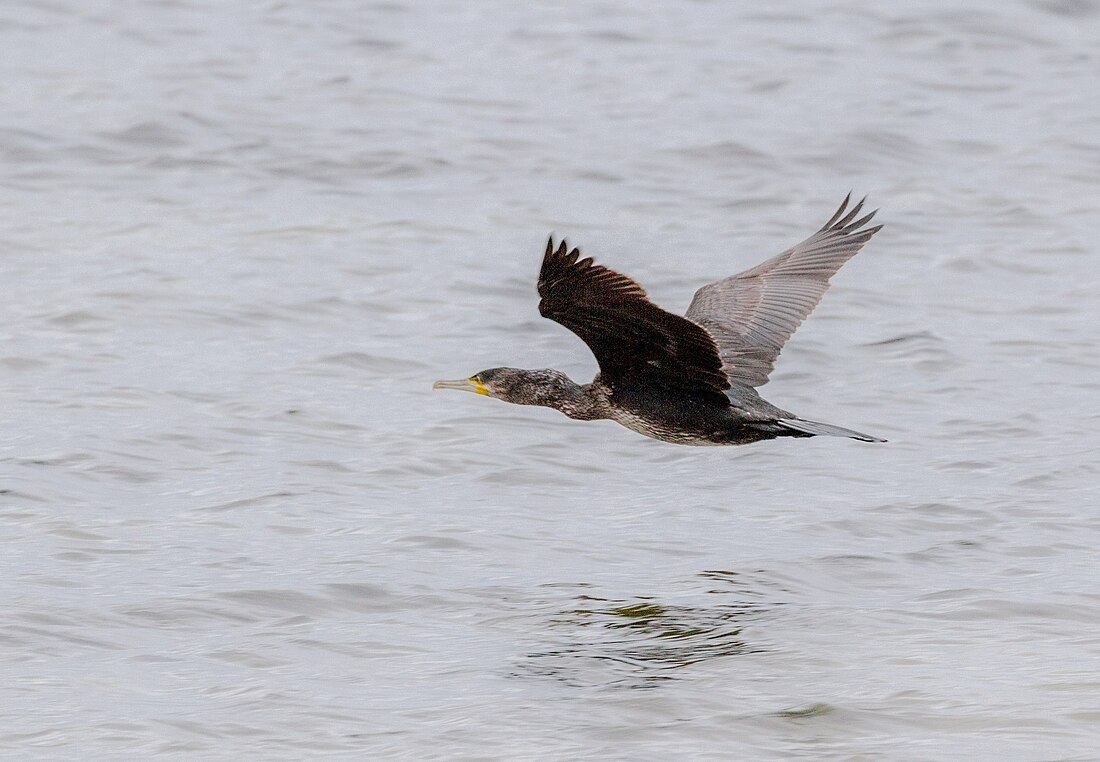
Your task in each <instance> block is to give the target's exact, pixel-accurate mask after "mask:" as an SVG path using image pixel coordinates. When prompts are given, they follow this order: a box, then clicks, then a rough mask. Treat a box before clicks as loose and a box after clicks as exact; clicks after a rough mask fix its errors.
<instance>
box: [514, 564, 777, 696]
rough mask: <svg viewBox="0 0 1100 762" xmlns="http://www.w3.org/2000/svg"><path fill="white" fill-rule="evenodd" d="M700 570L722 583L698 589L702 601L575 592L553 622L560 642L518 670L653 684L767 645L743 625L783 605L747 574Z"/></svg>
mask: <svg viewBox="0 0 1100 762" xmlns="http://www.w3.org/2000/svg"><path fill="white" fill-rule="evenodd" d="M698 577H700V578H703V579H708V580H713V581H718V582H721V583H722V585H721V586H718V587H711V588H708V589H705V590H702V591H695V592H693V594H692V597H693V598H694V599H699V600H700V603H697V604H695V603H692V604H685V603H680V602H672V601H670V600H667V598H669V597H671V596H665V597H664V598H665V599H662V596H655V595H636V596H633V597H630V598H626V599H615V598H604V597H598V596H594V595H578V596H576V597H575V598H574V601H575V602H576V605H575V606H574V607H573V608H570V609H567V610H565V611H562V612H561V614H560V615H558V616H556V617H554V618H553V619H552V620H551V622H550V624H551V627H552V632H562V633H565V634H564V637H563V639H562V641H561V642H560V644H559V645H557V647H554V648H551V649H548V650H544V651H536V652H533V653H530V654H528V655H527V661H526V663H525V664H524V666H523V669H522V670H521V672H520V674H521V675H522V674H527V675H539V676H544V677H553V678H556V679H558V680H561V681H562V682H564V683H566V684H568V685H573V686H584V687H617V688H651V687H655V686H657V685H659V684H661V683H662V682H665V681H668V680H673V679H675V678H677V677H680V676H686V673H685V672H682V670H685V668H688V667H692V666H695V665H698V664H701V663H703V662H707V661H710V660H712V659H717V658H720V657H725V656H740V655H744V654H750V653H760V652H762V651H764V650H766V649H765V647H764V645H763V644H762V643H760V642H757V641H754V640H752V639H750V638H747V637H745V636H744V634H743V633H744V629H745V627H746V626H747V625H748V624H749V623H755V622H759V621H760V620H761V619H762V618H763V617H764V616H765V615H766V614H767V612H769V611H771V610H773V609H774V608H776V607H777V606H780V605H783V604H782V603H781V602H777V601H768V600H766V597H765V596H766V591H761V590H760V589H759V587H760V585H755V586H754V585H753V584H751V583H749V582H746V581H743V580H742V578H741V575H739V574H738V573H737V572H733V571H705V572H701V573H700V574H699V575H698ZM692 584H693V586H694V585H696V584H697V583H695V582H693V583H692ZM716 595H721V596H723V598H722V599H721V600H718V599H715V598H713V597H712V596H716ZM730 595H733V596H734V598H735V600H730V599H729V597H728V596H730Z"/></svg>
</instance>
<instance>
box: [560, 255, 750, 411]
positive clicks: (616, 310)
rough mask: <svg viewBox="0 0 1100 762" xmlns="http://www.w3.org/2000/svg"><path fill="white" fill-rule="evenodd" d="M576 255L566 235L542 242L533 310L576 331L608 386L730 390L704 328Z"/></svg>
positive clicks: (588, 260) (713, 345)
mask: <svg viewBox="0 0 1100 762" xmlns="http://www.w3.org/2000/svg"><path fill="white" fill-rule="evenodd" d="M579 256H580V252H579V251H578V250H577V249H573V250H572V251H570V250H569V247H568V245H567V244H566V243H565V241H562V242H561V245H560V246H559V247H558V248H557V249H555V248H554V239H553V238H551V239H550V241H549V242H548V243H547V244H546V255H545V257H544V258H543V260H542V270H541V271H540V272H539V296H540V297H542V300H541V301H540V302H539V312H540V313H541V314H542V316H543V317H547V318H550V319H551V320H553V321H555V322H557V323H561V324H562V325H563V326H565V327H566V328H568V329H569V330H570V331H572V332H573V333H575V334H577V335H578V336H580V338H581V340H582V341H583V342H584V343H585V344H587V345H588V348H589V349H591V350H592V354H593V355H595V356H596V362H598V363H599V364H600V374H601V377H602V378H603V379H604V380H605V381H606V382H607V383H608V384H609V385H610V386H611V387H612V388H615V387H616V386H621V385H623V383H624V382H627V383H631V384H634V383H641V384H645V385H649V386H660V387H664V388H673V389H679V390H684V391H688V392H704V393H705V392H715V393H719V394H721V393H722V391H723V390H725V389H728V388H729V380H728V379H727V378H726V375H725V374H724V373H723V372H722V360H721V358H720V357H719V356H718V348H717V346H715V344H714V339H712V338H711V337H710V334H708V333H707V332H706V331H705V330H703V329H702V328H700V327H699V326H698V325H696V324H695V323H693V322H691V321H690V320H688V319H687V318H682V317H680V316H679V315H673V314H672V313H671V312H665V311H664V310H662V309H661V308H660V307H658V306H657V305H655V304H653V302H651V301H649V299H647V298H646V293H645V289H643V288H642V287H641V286H639V285H638V284H637V283H635V282H634V281H633V280H631V279H630V278H628V277H626V276H625V275H620V274H619V273H617V272H614V271H613V270H608V269H607V268H606V267H603V266H602V265H597V264H594V263H593V262H592V258H591V257H587V258H585V259H581V260H579V261H578V257H579ZM723 396H724V395H723Z"/></svg>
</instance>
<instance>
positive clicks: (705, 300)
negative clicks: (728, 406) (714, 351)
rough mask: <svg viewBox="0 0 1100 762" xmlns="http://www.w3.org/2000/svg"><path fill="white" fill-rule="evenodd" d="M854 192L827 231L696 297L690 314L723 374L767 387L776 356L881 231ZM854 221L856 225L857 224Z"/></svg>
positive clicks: (872, 213) (725, 280)
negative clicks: (854, 200)
mask: <svg viewBox="0 0 1100 762" xmlns="http://www.w3.org/2000/svg"><path fill="white" fill-rule="evenodd" d="M850 200H851V194H850V193H849V194H848V196H846V197H845V198H844V203H842V204H841V205H840V208H839V209H837V211H836V214H834V215H833V216H832V218H831V219H830V220H829V221H828V222H826V223H825V226H824V227H823V228H821V230H819V231H817V232H816V233H814V234H813V235H812V236H810V237H809V238H807V239H806V240H805V241H803V242H802V243H800V244H798V245H797V246H794V247H792V248H790V249H787V251H785V252H783V253H782V254H780V255H779V256H778V257H774V258H772V259H769V260H768V261H767V262H764V263H762V264H759V265H757V266H756V267H754V268H752V269H751V270H746V271H745V272H743V273H739V274H738V275H733V276H730V277H729V278H725V279H723V280H720V281H718V282H716V283H711V284H710V285H708V286H703V287H702V288H701V289H699V290H698V291H697V292H696V293H695V298H694V299H692V301H691V305H690V306H689V307H688V309H687V313H686V317H687V318H688V319H689V320H692V321H694V322H696V323H698V324H699V325H701V326H703V327H704V328H706V329H707V331H709V332H710V335H711V336H713V337H714V340H715V342H716V343H717V345H718V351H719V353H720V354H721V357H722V369H723V370H724V371H725V373H726V375H728V376H729V378H730V379H731V380H732V381H735V382H738V381H739V382H741V383H744V384H748V385H749V386H761V385H763V384H766V383H767V382H768V374H769V373H771V371H772V368H773V367H774V366H775V358H776V357H778V356H779V351H780V350H781V349H782V348H783V345H784V344H785V343H786V341H787V339H789V338H790V337H791V334H792V333H794V331H795V329H796V328H798V326H799V324H801V323H802V321H803V320H805V319H806V316H807V315H809V314H810V312H812V311H813V308H814V307H816V306H817V303H818V302H819V301H821V297H822V296H824V294H825V291H826V290H827V289H828V288H829V278H831V277H832V276H833V274H834V273H836V271H837V270H839V269H840V267H841V265H843V264H844V263H845V262H847V261H848V260H849V259H851V258H852V257H854V256H855V254H856V252H858V251H859V250H860V249H861V248H863V244H865V243H867V241H868V240H869V239H870V238H871V236H872V235H874V234H875V233H876V232H878V230H879V229H880V228H881V227H882V226H881V225H876V226H875V227H871V228H865V227H864V225H866V224H867V223H868V222H870V221H871V218H872V217H874V216H875V213H874V212H871V213H870V214H867V215H864V216H863V217H860V218H859V219H856V216H857V215H858V214H859V212H860V210H861V209H862V208H863V201H860V202H859V203H858V204H856V205H855V206H854V207H852V209H851V211H847V213H845V212H846V210H847V209H848V202H849V201H850ZM853 220H854V221H853Z"/></svg>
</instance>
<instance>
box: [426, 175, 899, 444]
mask: <svg viewBox="0 0 1100 762" xmlns="http://www.w3.org/2000/svg"><path fill="white" fill-rule="evenodd" d="M850 199H851V194H848V196H847V197H846V198H845V199H844V203H842V204H841V205H840V208H839V209H838V210H837V211H836V214H834V215H833V216H832V218H830V220H829V221H828V222H826V223H825V225H824V227H822V228H821V229H820V230H818V231H817V232H816V233H814V234H813V235H812V236H810V237H809V238H807V239H806V240H805V241H803V242H802V243H800V244H798V245H797V246H794V247H792V248H790V249H788V250H787V251H785V252H783V253H782V254H780V255H779V256H777V257H774V258H773V259H769V260H768V261H766V262H763V263H762V264H759V265H757V266H756V267H753V268H751V269H749V270H746V271H745V272H743V273H739V274H737V275H733V276H731V277H729V278H725V279H723V280H720V281H717V282H715V283H711V284H709V285H706V286H703V287H702V288H701V289H699V290H698V291H697V292H696V293H695V298H694V299H693V300H692V302H691V306H689V307H688V309H687V312H686V313H685V316H684V317H680V316H679V315H674V314H672V313H671V312H666V311H664V310H663V309H661V308H660V307H658V306H657V305H655V304H653V303H652V302H651V301H649V299H647V298H646V292H645V290H644V289H642V287H641V286H639V285H638V284H637V283H635V282H634V281H633V280H631V279H630V278H628V277H627V276H625V275H622V274H620V273H617V272H615V271H613V270H609V269H608V268H606V267H604V266H603V265H597V264H595V263H594V262H593V261H592V258H591V257H586V258H584V259H580V258H579V257H580V252H579V251H578V250H577V249H573V250H570V249H569V246H568V245H567V244H566V242H565V241H564V240H562V241H561V244H560V245H559V246H558V247H557V248H555V247H554V239H553V236H551V237H550V241H549V242H548V243H547V245H546V254H545V256H544V258H543V260H542V270H541V271H540V273H539V281H538V292H539V296H540V297H541V301H540V302H539V312H540V313H541V314H542V316H543V317H547V318H550V319H551V320H553V321H555V322H557V323H560V324H561V325H563V326H565V327H566V328H568V329H569V330H570V331H572V332H573V333H575V334H576V335H577V336H579V337H580V338H581V340H582V341H584V343H585V344H587V345H588V348H589V349H591V350H592V354H593V355H595V356H596V362H597V363H599V367H600V371H599V373H597V374H596V377H595V379H593V380H592V383H590V384H585V385H583V386H581V385H579V384H576V383H574V382H573V381H571V380H570V379H569V378H568V377H567V376H566V375H565V374H564V373H561V372H560V371H557V370H552V369H545V370H520V369H518V368H491V369H489V370H483V371H481V372H480V373H478V374H476V375H473V376H471V377H470V378H467V379H464V380H460V381H437V382H436V383H435V384H434V386H433V388H435V389H460V390H464V391H470V392H476V393H477V394H484V395H486V396H489V397H496V398H497V399H501V400H504V401H505V402H513V403H516V404H518V405H542V406H545V407H552V408H555V409H557V410H560V411H561V412H562V413H565V415H567V416H569V417H570V418H576V419H579V420H584V421H588V420H595V419H600V418H607V419H610V420H612V421H615V422H617V423H620V424H622V425H623V426H626V427H627V428H629V429H633V430H634V431H637V432H638V433H640V434H644V435H646V436H648V437H653V438H654V439H660V440H663V441H665V442H674V443H677V444H690V445H724V444H747V443H749V442H757V441H760V440H763V439H774V438H776V437H808V436H817V435H822V434H827V435H831V436H841V437H850V438H852V439H858V440H860V441H861V442H884V441H885V440H883V439H879V438H877V437H873V436H870V435H868V434H860V433H859V432H856V431H851V430H850V429H844V428H841V427H840V426H833V425H831V424H828V423H818V422H816V421H807V420H805V419H802V418H799V417H798V416H796V415H793V414H792V413H788V412H787V411H785V410H780V409H779V408H777V407H776V406H774V405H772V404H771V403H770V402H766V401H765V400H764V399H763V398H761V397H760V395H759V394H758V393H757V391H756V387H758V386H761V385H763V384H765V383H767V381H768V374H769V373H771V370H772V367H773V366H774V364H775V359H776V357H777V356H778V355H779V351H780V349H782V347H783V344H784V343H785V342H786V341H787V339H789V338H790V336H791V334H792V333H794V330H795V329H796V328H797V327H798V326H799V324H800V323H801V322H802V321H803V320H804V319H805V318H806V316H807V315H809V314H810V312H811V311H812V310H813V308H814V307H815V306H817V303H818V302H819V301H820V300H821V297H822V296H823V295H824V293H825V291H826V289H828V287H829V278H831V277H832V276H833V274H834V273H836V271H837V270H839V269H840V267H841V265H843V264H844V263H845V262H847V261H848V260H849V259H851V258H852V257H853V256H855V254H856V252H858V251H859V250H860V249H861V248H862V247H863V245H864V244H865V243H867V241H868V240H869V239H870V238H871V236H872V235H874V234H875V233H876V232H877V231H878V230H879V229H880V228H881V227H882V226H881V225H877V226H875V227H864V226H865V225H866V224H867V223H868V222H870V220H871V218H872V217H874V215H875V212H871V213H870V214H867V215H864V216H863V217H860V218H859V219H856V217H857V216H858V215H859V213H860V210H861V209H862V208H863V201H860V202H859V203H858V204H856V205H855V206H854V207H853V208H852V209H851V210H850V211H847V209H848V203H849V201H850Z"/></svg>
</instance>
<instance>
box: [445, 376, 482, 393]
mask: <svg viewBox="0 0 1100 762" xmlns="http://www.w3.org/2000/svg"><path fill="white" fill-rule="evenodd" d="M432 388H433V389H455V390H457V391H460V392H473V393H474V394H484V395H485V396H486V397H488V396H489V390H488V389H486V388H485V384H483V383H481V382H480V381H478V380H477V379H476V378H473V377H470V378H464V379H461V380H459V381H436V382H435V383H434V384H432Z"/></svg>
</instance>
